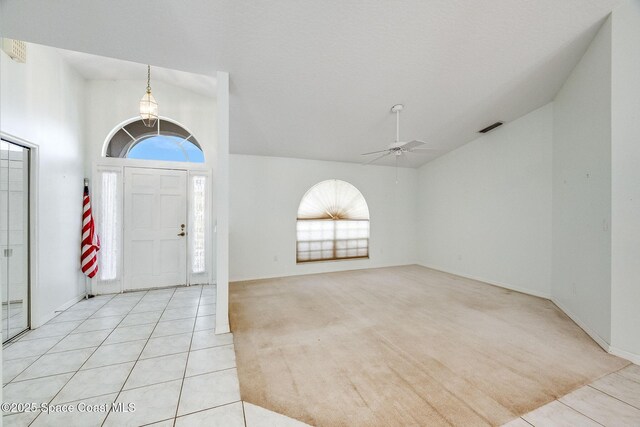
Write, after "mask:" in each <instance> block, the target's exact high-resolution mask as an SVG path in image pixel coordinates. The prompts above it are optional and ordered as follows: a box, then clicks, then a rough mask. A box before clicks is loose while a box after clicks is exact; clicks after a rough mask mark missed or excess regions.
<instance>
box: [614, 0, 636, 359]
mask: <svg viewBox="0 0 640 427" xmlns="http://www.w3.org/2000/svg"><path fill="white" fill-rule="evenodd" d="M612 31H613V33H612V78H611V84H612V95H611V100H612V109H611V111H612V265H611V269H612V272H611V280H612V282H611V299H612V301H611V313H612V319H611V322H612V327H611V347H612V352H613V353H616V354H619V355H621V356H624V357H627V358H628V359H630V360H633V361H634V362H635V363H639V364H640V306H639V304H640V262H638V256H639V254H640V0H632V1H627V2H626V3H624V4H623V5H621V6H620V7H619V8H617V9H615V10H614V12H613V14H612Z"/></svg>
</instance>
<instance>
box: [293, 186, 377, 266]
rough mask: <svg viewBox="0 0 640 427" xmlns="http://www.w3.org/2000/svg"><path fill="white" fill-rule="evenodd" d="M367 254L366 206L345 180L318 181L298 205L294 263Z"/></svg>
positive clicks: (365, 256)
mask: <svg viewBox="0 0 640 427" xmlns="http://www.w3.org/2000/svg"><path fill="white" fill-rule="evenodd" d="M368 257H369V208H368V207H367V202H366V201H365V200H364V197H363V196H362V193H360V191H358V189H357V188H356V187H354V186H353V185H351V184H349V183H348V182H345V181H340V180H337V179H331V180H328V181H322V182H320V183H318V184H316V185H314V186H313V187H311V189H309V191H307V192H306V194H305V195H304V197H303V198H302V201H301V202H300V206H299V208H298V221H297V251H296V258H297V262H299V263H302V262H310V261H328V260H337V259H351V258H368Z"/></svg>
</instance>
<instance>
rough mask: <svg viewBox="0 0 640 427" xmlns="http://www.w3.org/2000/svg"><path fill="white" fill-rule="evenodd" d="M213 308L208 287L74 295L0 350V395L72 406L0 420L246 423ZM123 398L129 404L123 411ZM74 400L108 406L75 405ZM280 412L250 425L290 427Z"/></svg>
mask: <svg viewBox="0 0 640 427" xmlns="http://www.w3.org/2000/svg"><path fill="white" fill-rule="evenodd" d="M214 313H215V286H192V287H189V288H171V289H161V290H151V291H142V292H133V293H126V294H118V295H106V296H98V297H95V298H92V299H90V300H83V301H80V302H79V303H77V304H75V305H74V306H73V307H71V308H69V309H68V310H66V311H64V312H62V313H60V314H59V315H58V316H56V317H55V318H54V319H52V320H51V321H50V322H49V323H47V324H46V325H43V326H42V327H40V328H38V329H37V330H34V331H30V332H28V333H27V334H25V335H23V336H22V337H20V338H19V339H17V340H16V341H15V342H13V343H10V344H9V345H8V346H6V347H5V348H4V349H3V356H4V357H3V359H4V360H3V383H5V386H4V389H3V390H4V401H5V402H38V403H45V404H56V405H61V404H65V405H72V406H73V407H74V408H76V411H75V412H72V413H69V412H66V413H61V412H57V413H56V412H49V413H46V412H45V411H42V412H41V411H36V412H22V413H10V414H4V416H3V425H5V426H29V425H32V426H65V427H66V426H82V427H91V426H142V425H154V426H157V427H168V426H174V425H176V426H197V425H203V426H225V427H234V426H245V407H244V406H243V403H242V402H241V401H240V388H239V384H238V376H237V372H236V370H235V366H236V365H235V352H234V349H233V336H232V335H231V334H224V335H215V332H214V328H215V316H214V315H213V314H214ZM114 402H115V403H114ZM120 403H122V404H123V405H124V406H121V408H122V410H120V411H117V410H114V409H112V407H113V408H115V407H118V406H117V405H119V404H120ZM129 403H132V404H134V405H135V411H129V412H127V411H125V410H124V408H127V407H128V404H129ZM80 404H82V405H85V406H83V407H86V405H95V406H97V407H99V406H100V405H103V406H104V407H105V408H107V410H106V411H92V412H79V411H78V408H79V406H78V405H80ZM112 404H113V405H116V406H112ZM256 408H257V407H256ZM258 409H261V408H258ZM262 411H265V412H263V414H267V413H270V411H267V410H262ZM255 412H256V410H254V411H253V412H252V413H255ZM264 416H265V417H267V416H266V415H264ZM278 417H281V419H282V420H290V419H287V418H286V417H283V416H281V415H278V414H275V413H270V415H269V416H268V417H267V418H266V419H265V422H264V423H260V422H259V420H257V421H256V420H255V418H256V417H255V415H254V416H253V418H252V420H253V421H252V422H251V424H250V425H252V426H258V425H264V426H266V425H283V426H285V425H297V424H290V423H288V424H287V423H281V424H278V423H276V424H274V423H273V420H277V419H278ZM258 418H260V416H258ZM294 422H295V421H294ZM247 425H249V421H247ZM299 425H303V424H299Z"/></svg>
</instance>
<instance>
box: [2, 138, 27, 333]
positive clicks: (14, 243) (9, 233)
mask: <svg viewBox="0 0 640 427" xmlns="http://www.w3.org/2000/svg"><path fill="white" fill-rule="evenodd" d="M0 286H1V287H2V334H3V339H4V340H5V341H6V340H8V339H11V338H13V337H14V336H16V335H17V334H19V333H21V332H23V331H24V330H26V329H28V328H29V149H28V148H24V147H21V146H19V145H15V144H12V143H9V142H6V141H2V142H1V143H0Z"/></svg>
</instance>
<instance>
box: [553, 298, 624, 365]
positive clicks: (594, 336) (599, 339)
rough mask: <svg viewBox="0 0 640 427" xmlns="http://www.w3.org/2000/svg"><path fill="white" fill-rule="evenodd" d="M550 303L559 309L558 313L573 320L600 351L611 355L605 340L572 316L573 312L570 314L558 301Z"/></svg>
mask: <svg viewBox="0 0 640 427" xmlns="http://www.w3.org/2000/svg"><path fill="white" fill-rule="evenodd" d="M551 302H552V303H554V304H555V305H556V307H558V308H559V309H560V311H562V312H563V313H564V314H566V315H567V316H569V318H570V319H571V320H573V322H574V323H575V324H576V325H578V326H580V329H582V330H583V331H585V332H586V333H587V335H589V336H590V337H591V339H593V340H594V341H595V342H596V343H597V344H598V345H599V346H600V347H602V349H603V350H604V351H606V352H607V353H611V346H610V345H609V343H608V342H607V340H605V339H604V338H602V337H601V336H600V335H598V334H597V333H596V331H594V330H593V329H591V328H590V327H589V326H587V325H586V324H585V323H584V322H583V321H582V320H580V319H579V318H578V316H576V315H575V314H573V312H571V310H569V309H567V307H565V306H564V305H562V304H561V303H560V302H559V301H558V300H556V299H553V298H552V299H551Z"/></svg>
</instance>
